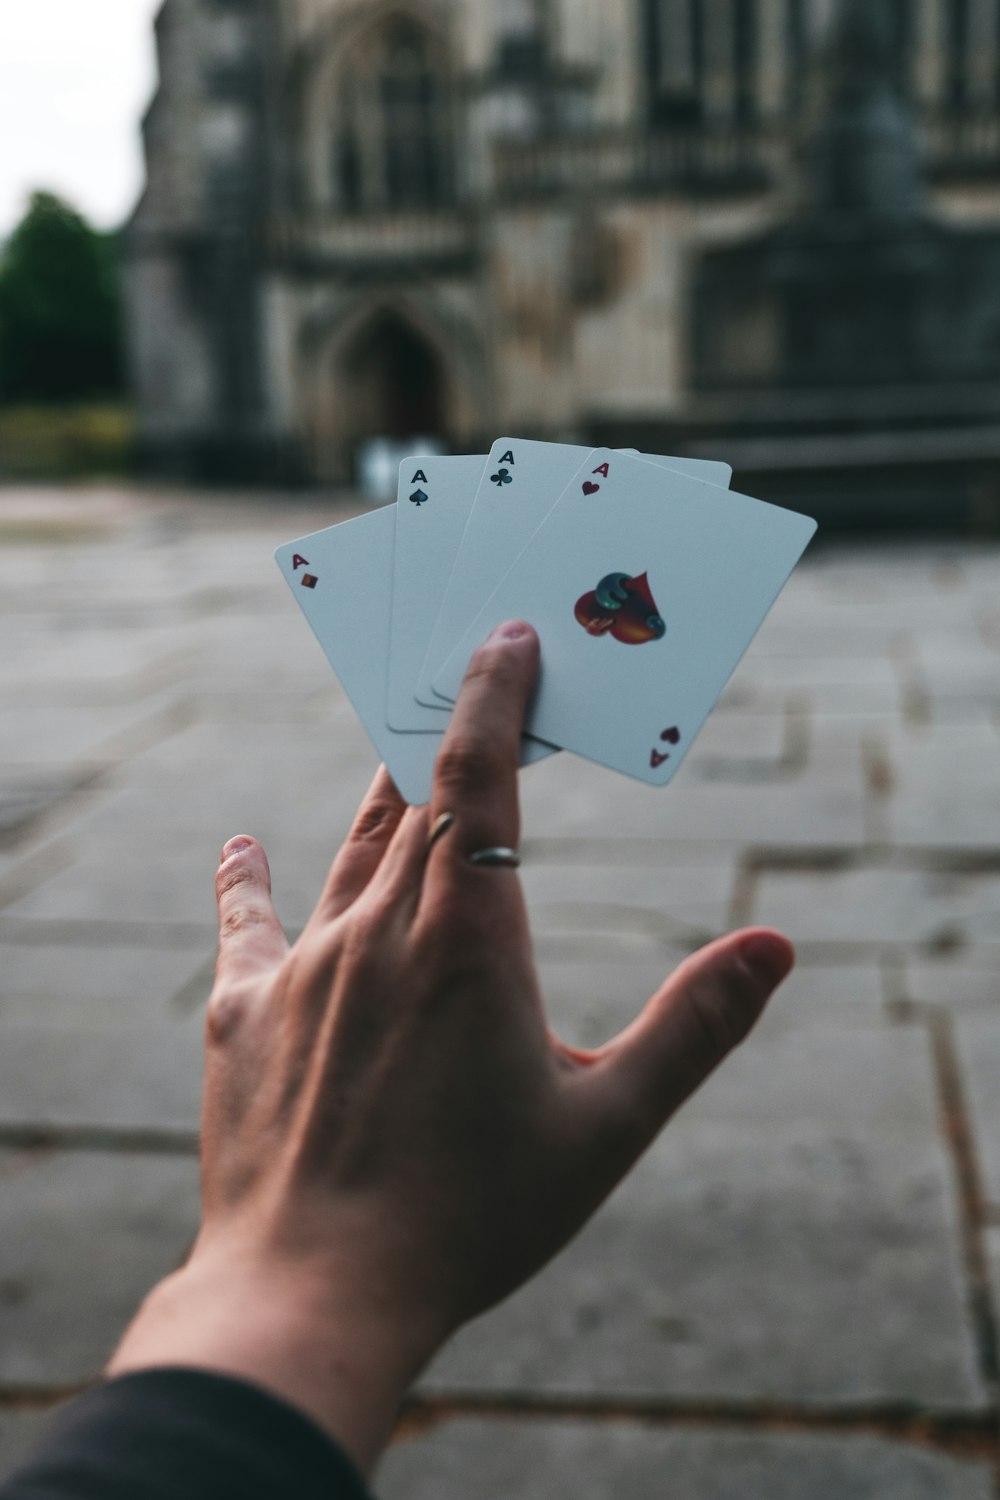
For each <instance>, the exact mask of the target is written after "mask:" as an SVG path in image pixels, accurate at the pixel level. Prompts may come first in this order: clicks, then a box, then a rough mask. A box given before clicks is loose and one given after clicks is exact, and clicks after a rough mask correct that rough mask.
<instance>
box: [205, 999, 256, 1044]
mask: <svg viewBox="0 0 1000 1500" xmlns="http://www.w3.org/2000/svg"><path fill="white" fill-rule="evenodd" d="M250 1004H251V995H250V991H249V990H248V989H247V988H246V987H245V986H241V985H234V984H224V985H222V984H217V985H216V987H215V988H214V989H213V991H212V993H211V995H210V996H209V999H208V1006H207V1008H206V1011H205V1039H206V1041H207V1043H208V1045H209V1046H210V1047H222V1046H225V1045H226V1044H227V1043H228V1042H231V1041H232V1039H233V1038H234V1037H235V1036H236V1035H237V1034H238V1033H239V1032H240V1031H241V1030H242V1029H243V1028H244V1026H245V1024H246V1019H247V1016H248V1014H249V1011H250Z"/></svg>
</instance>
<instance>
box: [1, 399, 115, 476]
mask: <svg viewBox="0 0 1000 1500" xmlns="http://www.w3.org/2000/svg"><path fill="white" fill-rule="evenodd" d="M133 445H134V423H133V418H132V413H131V411H130V410H129V408H128V407H126V406H123V405H120V404H119V405H114V404H104V405H93V406H90V405H87V406H82V405H81V406H10V407H2V406H0V479H78V478H82V477H83V476H85V475H95V476H109V477H110V476H118V475H124V474H127V473H128V472H129V470H130V469H131V467H132V454H133Z"/></svg>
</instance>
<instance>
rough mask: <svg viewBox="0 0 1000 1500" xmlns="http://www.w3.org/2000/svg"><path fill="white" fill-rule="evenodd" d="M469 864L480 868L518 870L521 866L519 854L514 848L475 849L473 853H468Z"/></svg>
mask: <svg viewBox="0 0 1000 1500" xmlns="http://www.w3.org/2000/svg"><path fill="white" fill-rule="evenodd" d="M469 864H470V865H478V866H479V867H480V868H481V869H491V870H494V869H495V870H518V869H520V867H521V856H520V854H519V853H518V851H517V850H516V849H505V848H502V847H499V846H498V847H497V848H495V849H477V850H476V852H475V853H474V854H470V855H469Z"/></svg>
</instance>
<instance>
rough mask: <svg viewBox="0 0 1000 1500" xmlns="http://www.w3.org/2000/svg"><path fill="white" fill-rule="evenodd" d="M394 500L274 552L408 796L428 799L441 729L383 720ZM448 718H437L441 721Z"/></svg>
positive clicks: (419, 800) (413, 799)
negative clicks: (399, 727) (395, 725)
mask: <svg viewBox="0 0 1000 1500" xmlns="http://www.w3.org/2000/svg"><path fill="white" fill-rule="evenodd" d="M395 525H396V508H395V506H385V507H384V508H383V509H381V510H375V511H371V512H370V513H369V514H368V515H364V516H359V517H358V518H357V519H356V520H354V521H343V522H341V524H340V525H339V526H330V527H327V529H326V530H325V531H317V532H315V533H314V534H313V535H312V536H304V537H300V538H299V540H298V541H295V542H289V543H288V544H287V545H286V546H284V547H279V548H278V550H277V552H276V553H275V559H276V561H277V563H278V566H279V567H280V569H281V571H282V573H283V574H284V576H285V578H286V580H287V582H288V584H289V586H290V587H291V589H292V591H293V593H294V595H295V598H296V600H297V601H298V603H299V605H300V607H301V609H302V613H303V614H304V615H305V617H306V619H307V620H308V621H309V624H310V625H311V626H312V628H313V631H314V633H315V635H316V639H317V640H318V641H319V643H320V645H321V646H322V648H323V651H324V652H325V654H326V657H327V660H328V661H329V663H330V665H331V667H332V668H333V670H334V672H336V674H337V676H338V677H339V679H340V681H341V684H342V686H343V689H344V692H345V693H346V694H347V696H348V698H350V700H351V703H352V704H353V705H354V709H355V712H356V713H357V715H358V717H359V719H360V720H361V722H362V724H363V725H364V727H365V729H366V731H367V733H368V737H369V739H370V740H371V741H372V742H373V744H374V745H375V748H376V750H377V751H378V753H379V755H380V756H381V757H382V760H383V761H384V762H385V765H386V767H387V768H388V771H389V774H390V776H391V777H392V779H393V781H394V782H395V783H396V785H397V787H398V788H399V790H400V792H401V793H402V795H403V796H404V797H405V799H406V801H407V802H410V803H415V804H419V803H423V802H427V801H428V800H429V798H430V794H431V783H432V779H433V773H434V758H435V756H436V754H437V751H438V746H439V744H440V742H441V735H440V734H438V735H429V734H397V732H396V731H395V730H394V729H390V728H389V726H388V725H387V724H386V722H385V690H386V678H387V673H388V666H389V624H390V615H391V609H392V550H393V535H394V532H395ZM446 724H447V720H446V719H445V720H442V728H444V726H445V725H446Z"/></svg>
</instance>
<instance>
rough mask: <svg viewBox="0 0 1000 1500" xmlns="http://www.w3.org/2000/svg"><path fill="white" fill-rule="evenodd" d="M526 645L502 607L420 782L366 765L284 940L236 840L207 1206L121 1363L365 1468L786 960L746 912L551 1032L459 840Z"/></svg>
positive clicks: (692, 1081)
mask: <svg viewBox="0 0 1000 1500" xmlns="http://www.w3.org/2000/svg"><path fill="white" fill-rule="evenodd" d="M537 670H538V641H537V637H536V636H535V634H534V632H533V631H532V630H531V629H530V627H528V626H525V625H520V624H517V623H516V622H515V623H512V624H510V625H507V626H504V627H501V628H500V630H499V631H497V632H495V633H494V635H493V636H492V637H491V638H490V640H489V641H488V642H487V643H486V644H485V645H484V646H483V647H482V649H481V650H480V651H479V652H478V653H477V655H476V656H475V657H474V659H473V661H472V663H471V665H470V668H469V672H468V675H467V677H466V681H465V684H464V687H463V689H462V693H461V696H460V698H459V701H458V704H457V706H456V708H455V712H454V715H453V717H452V720H451V723H450V726H449V729H448V732H447V734H446V736H445V739H444V743H443V746H442V749H441V753H440V755H439V758H438V762H437V767H436V773H435V782H434V791H433V797H432V802H431V805H430V807H429V808H419V809H418V808H406V807H405V805H404V803H403V802H402V800H401V798H400V797H399V795H398V793H397V792H396V790H395V788H394V786H393V784H392V782H391V781H390V779H389V777H388V775H387V774H386V773H385V771H384V770H383V771H380V772H379V774H378V775H377V776H376V778H375V782H374V784H373V786H372V788H371V790H370V792H369V793H368V796H367V798H366V799H365V802H364V803H363V804H362V807H361V809H360V811H359V813H358V816H357V819H356V821H355V823H354V826H353V828H352V829H351V832H350V834H349V836H348V838H347V841H346V843H345V844H344V846H343V848H342V849H341V851H340V853H339V854H338V855H337V858H336V859H335V861H334V863H333V866H332V869H331V871H330V874H329V877H328V879H327V882H326V886H325V888H324V890H323V893H322V895H321V896H320V899H319V902H318V904H317V907H316V910H315V912H314V913H313V915H312V917H311V918H310V920H309V923H308V925H307V927H306V928H305V931H304V932H303V933H302V935H301V937H300V938H299V939H298V941H297V942H296V943H295V944H294V946H293V947H289V945H288V943H287V940H286V938H285V935H284V932H283V931H282V928H281V925H280V922H279V920H278V917H277V916H276V914H275V912H274V908H273V906H272V904H271V890H270V876H269V871H268V864H267V858H266V856H265V854H264V850H263V849H262V848H261V846H260V845H259V844H257V843H256V842H255V841H254V840H252V839H250V838H237V839H233V840H231V841H230V843H229V844H227V846H226V848H225V849H224V850H223V857H222V863H221V865H220V868H219V871H218V877H217V894H218V902H219V930H220V940H219V959H218V971H217V978H216V983H215V987H214V989H213V992H212V997H211V1000H210V1002H209V1007H208V1016H207V1061H206V1078H205V1096H204V1111H203V1129H202V1187H203V1219H202V1225H201V1230H200V1232H199V1235H198V1239H197V1241H196V1244H195V1246H194V1249H193V1251H192V1254H191V1257H190V1259H189V1261H188V1263H187V1265H186V1266H185V1267H184V1268H183V1269H182V1270H181V1271H180V1272H178V1273H176V1275H175V1276H174V1277H172V1278H169V1279H168V1281H167V1282H164V1283H162V1284H161V1286H160V1287H158V1288H156V1289H155V1291H154V1292H153V1294H152V1295H151V1297H150V1298H149V1299H148V1301H147V1303H146V1304H145V1306H144V1308H143V1309H142V1311H141V1312H140V1315H139V1317H138V1319H137V1320H136V1323H135V1324H133V1327H132V1329H131V1330H130V1331H129V1333H128V1335H126V1338H125V1341H124V1343H123V1344H122V1346H121V1348H120V1350H119V1351H118V1354H117V1355H116V1357H115V1359H114V1360H113V1361H112V1364H111V1366H110V1368H109V1373H111V1374H118V1373H122V1372H124V1371H125V1370H131V1369H137V1368H142V1367H148V1366H150V1365H153V1364H157V1365H162V1364H168V1363H172V1364H187V1365H192V1364H194V1365H201V1366H207V1367H209V1368H214V1369H220V1370H224V1371H229V1372H231V1373H233V1374H236V1375H243V1376H244V1377H246V1378H249V1379H255V1380H257V1381H258V1382H259V1383H261V1384H264V1385H267V1386H269V1387H270V1388H271V1389H273V1390H275V1391H277V1392H278V1393H279V1394H282V1395H284V1396H286V1398H287V1399H289V1400H292V1401H294V1402H296V1403H297V1404H298V1405H300V1406H301V1407H303V1408H304V1409H306V1410H307V1411H309V1412H310V1413H311V1414H312V1415H313V1416H315V1417H316V1418H317V1419H318V1420H320V1421H321V1422H323V1423H325V1425H326V1426H327V1427H328V1429H329V1430H331V1431H332V1432H333V1434H334V1435H335V1436H336V1437H338V1438H339V1439H340V1440H341V1441H342V1442H343V1444H344V1445H345V1447H346V1448H347V1449H348V1451H349V1452H350V1453H351V1454H352V1455H353V1456H354V1458H355V1460H356V1462H357V1463H358V1464H359V1466H360V1467H362V1468H363V1469H366V1470H367V1469H369V1468H370V1467H371V1466H372V1464H373V1463H374V1461H375V1459H376V1458H377V1456H378V1453H379V1452H380V1451H381V1448H382V1446H383V1445H384V1443H385V1441H386V1439H387V1437H388V1434H389V1431H390V1429H391V1425H392V1421H393V1417H394V1414H395V1411H396V1408H397V1405H398V1402H399V1400H400V1399H401V1397H402V1395H403V1394H404V1392H405V1390H406V1387H407V1386H408V1385H409V1384H410V1383H411V1382H412V1380H413V1379H414V1378H415V1377H416V1375H417V1374H418V1373H419V1371H420V1370H421V1369H422V1368H423V1367H424V1365H426V1363H427V1362H428V1361H429V1360H430V1359H431V1357H432V1356H433V1354H434V1353H435V1352H436V1350H437V1349H438V1348H439V1347H440V1345H441V1344H442V1343H443V1342H444V1341H445V1340H446V1339H447V1338H448V1337H449V1335H450V1334H451V1333H453V1332H454V1331H455V1329H457V1328H458V1327H459V1326H460V1325H461V1324H462V1323H464V1322H466V1321H467V1320H468V1319H470V1318H472V1317H474V1316H475V1315H476V1314H478V1313H480V1312H482V1311H484V1310H485V1309H486V1308H488V1307H490V1306H492V1305H493V1304H495V1303H496V1302H498V1301H500V1300H501V1299H502V1298H504V1297H506V1296H507V1295H509V1294H510V1293H511V1292H513V1291H514V1290H515V1289H516V1288H517V1287H518V1286H520V1285H521V1284H522V1283H523V1282H524V1281H526V1280H527V1279H528V1278H529V1277H530V1276H532V1275H533V1274H534V1273H535V1272H536V1271H538V1270H539V1269H540V1267H541V1266H543V1265H544V1264H545V1263H546V1262H547V1261H548V1260H550V1259H551V1257H552V1256H554V1255H555V1254H556V1253H557V1251H558V1250H559V1249H561V1248H562V1246H564V1245H565V1244H566V1242H567V1241H568V1240H569V1239H571V1238H572V1236H573V1235H574V1234H575V1233H576V1232H577V1231H578V1230H579V1229H580V1227H581V1226H582V1225H583V1224H584V1223H585V1222H586V1220H587V1219H588V1218H589V1217H590V1216H591V1215H592V1214H593V1213H594V1211H595V1209H596V1208H597V1207H598V1206H599V1205H600V1203H601V1202H602V1201H603V1200H604V1199H605V1198H606V1197H607V1196H608V1194H609V1193H610V1192H611V1191H612V1190H613V1188H614V1187H615V1186H616V1184H617V1183H618V1182H619V1181H620V1180H621V1179H622V1177H624V1175H625V1174H626V1173H627V1172H628V1170H629V1169H630V1167H631V1166H632V1165H633V1164H634V1163H635V1161H636V1160H637V1159H638V1157H639V1156H640V1155H641V1154H642V1153H643V1151H645V1149H646V1148H647V1147H648V1146H649V1144H650V1143H651V1142H652V1141H653V1140H654V1139H655V1137H656V1136H657V1134H658V1133H659V1131H660V1130H661V1129H662V1127H663V1126H664V1124H665V1123H666V1122H667V1120H669V1118H670V1117H671V1115H672V1114H673V1113H674V1111H675V1110H676V1109H677V1108H678V1107H679V1106H680V1105H681V1104H682V1103H683V1102H684V1100H685V1099H687V1098H688V1097H689V1096H690V1095H691V1094H692V1093H693V1092H694V1090H695V1089H697V1088H698V1087H699V1085H700V1084H701V1083H702V1082H703V1081H704V1079H705V1078H706V1077H707V1076H708V1074H709V1073H711V1072H712V1070H713V1069H714V1068H715V1067H716V1066H717V1065H718V1064H719V1063H720V1062H721V1061H722V1059H723V1058H724V1057H725V1055H726V1054H727V1053H728V1052H729V1051H730V1050H731V1049H732V1048H733V1047H734V1046H735V1045H736V1044H737V1043H739V1042H740V1041H742V1039H743V1038H744V1037H745V1036H746V1034H747V1033H748V1031H749V1030H750V1028H751V1027H752V1025H753V1024H754V1022H755V1021H756V1020H757V1018H758V1016H759V1015H760V1013H761V1011H762V1010H763V1008H764V1005H765V1003H766V1001H767V999H768V997H769V995H770V994H771V992H772V991H773V990H774V988H775V987H776V986H777V985H778V984H779V983H780V982H781V980H782V979H783V978H784V977H785V976H786V974H787V973H788V971H789V969H790V968H791V966H792V962H793V954H792V950H791V946H790V944H789V943H788V942H787V941H786V940H785V939H784V938H782V937H781V936H779V935H778V934H777V933H773V932H770V931H767V930H763V929H757V930H752V931H748V932H741V933H734V934H732V935H730V936H729V937H726V938H723V939H721V940H720V941H718V942H716V943H712V944H710V945H709V946H708V947H706V948H703V949H701V950H700V951H699V952H698V953H696V954H695V955H694V956H693V957H691V958H689V959H688V960H687V961H686V962H685V963H684V964H682V965H681V967H680V968H679V969H678V970H677V971H676V972H675V973H674V974H673V975H671V976H670V977H669V978H668V979H667V980H666V981H665V983H664V984H663V986H662V987H661V989H660V990H659V991H658V992H657V993H656V994H655V995H654V996H653V997H652V999H651V1000H650V1001H649V1003H648V1004H647V1005H646V1007H645V1009H644V1010H643V1011H642V1012H641V1014H640V1015H639V1016H638V1018H637V1019H636V1021H635V1022H634V1023H633V1024H632V1025H631V1026H629V1027H628V1028H627V1029H626V1030H625V1031H624V1032H622V1033H621V1035H619V1036H617V1037H616V1038H614V1040H612V1041H610V1042H608V1043H607V1044H606V1045H605V1046H604V1047H601V1048H599V1049H597V1050H596V1051H581V1050H578V1049H576V1048H572V1047H568V1046H566V1045H564V1044H563V1043H562V1042H560V1040H559V1039H558V1038H557V1037H556V1036H555V1035H554V1034H553V1033H552V1031H551V1030H550V1028H549V1027H548V1025H547V1022H546V1017H545V1012H544V1006H543V1002H542V996H541V993H540V989H539V984H538V978H537V974H536V970H535V964H534V960H533V956H532V950H531V940H530V934H529V928H528V919H527V913H526V910H525V905H524V900H523V896H522V892H521V886H520V882H519V879H518V876H517V873H516V871H515V870H513V869H509V868H502V867H495V866H485V867H481V866H477V865H474V864H471V863H470V861H469V856H470V855H471V854H473V853H475V852H476V851H479V850H484V849H491V848H495V847H498V846H499V847H513V848H516V846H517V843H518V837H519V811H518V798H517V767H518V760H519V747H520V734H521V726H522V723H523V719H524V711H525V707H526V704H527V701H528V698H529V696H530V694H531V691H532V689H533V686H534V683H535V678H536V675H537ZM445 815H449V816H450V819H451V820H452V821H450V822H449V820H448V817H446V816H445ZM432 829H434V830H436V837H435V839H434V841H433V845H432V847H429V841H430V835H431V830H432Z"/></svg>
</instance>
